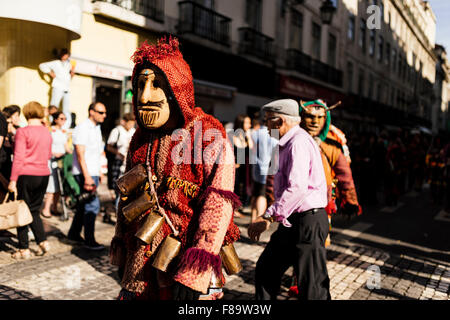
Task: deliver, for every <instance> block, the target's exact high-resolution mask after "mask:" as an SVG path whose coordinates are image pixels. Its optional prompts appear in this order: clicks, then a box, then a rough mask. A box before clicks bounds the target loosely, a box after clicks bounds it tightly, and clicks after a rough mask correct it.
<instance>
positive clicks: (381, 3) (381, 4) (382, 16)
mask: <svg viewBox="0 0 450 320" xmlns="http://www.w3.org/2000/svg"><path fill="white" fill-rule="evenodd" d="M380 14H381V22H384V4H383V0H380Z"/></svg>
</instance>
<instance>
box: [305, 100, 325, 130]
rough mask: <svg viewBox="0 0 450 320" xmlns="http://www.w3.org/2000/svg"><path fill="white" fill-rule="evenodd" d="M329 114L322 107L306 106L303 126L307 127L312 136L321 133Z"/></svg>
mask: <svg viewBox="0 0 450 320" xmlns="http://www.w3.org/2000/svg"><path fill="white" fill-rule="evenodd" d="M326 117H327V114H326V112H325V109H324V108H322V107H316V106H314V107H309V108H305V111H304V112H303V116H302V122H301V127H302V128H303V129H305V130H306V131H307V132H308V133H309V134H310V135H311V136H312V137H316V136H318V135H319V134H320V132H321V131H322V129H323V126H324V125H325V120H326Z"/></svg>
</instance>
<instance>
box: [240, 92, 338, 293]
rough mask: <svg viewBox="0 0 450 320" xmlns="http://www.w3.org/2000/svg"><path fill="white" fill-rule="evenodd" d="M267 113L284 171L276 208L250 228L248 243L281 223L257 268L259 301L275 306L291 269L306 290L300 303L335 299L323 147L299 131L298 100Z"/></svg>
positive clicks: (287, 101)
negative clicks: (330, 269)
mask: <svg viewBox="0 0 450 320" xmlns="http://www.w3.org/2000/svg"><path fill="white" fill-rule="evenodd" d="M263 111H265V112H266V115H265V116H266V121H267V126H268V128H269V129H278V130H279V136H280V140H279V148H280V152H279V170H278V172H277V174H276V175H275V181H274V187H275V202H274V203H273V204H272V206H270V207H269V208H268V209H267V211H266V212H265V213H264V215H263V216H262V217H259V218H258V219H257V220H256V221H255V222H254V223H252V224H251V225H250V226H249V229H248V234H249V237H250V239H251V240H253V241H255V240H259V237H260V235H261V233H263V232H264V231H266V230H268V229H269V227H270V223H271V222H273V221H278V222H281V223H280V225H279V227H278V229H277V231H275V233H273V234H272V236H271V238H270V241H269V243H268V244H267V245H266V248H265V249H264V251H263V253H262V254H261V256H260V257H259V259H258V262H257V264H256V271H255V286H256V299H258V300H269V299H271V300H275V299H276V298H277V296H278V294H279V292H280V285H281V278H282V276H283V274H284V273H285V272H286V270H287V269H288V268H289V267H290V266H293V267H294V272H295V274H296V275H297V276H298V283H301V285H302V287H301V288H302V290H300V293H299V295H298V298H299V299H301V300H305V299H308V300H310V299H314V300H326V299H331V296H330V289H329V286H330V285H329V283H330V280H329V277H328V271H327V264H326V249H325V240H326V238H327V235H328V218H327V213H326V212H325V209H324V208H325V206H326V205H327V183H326V180H325V174H324V169H323V165H322V159H321V156H320V151H319V147H318V146H317V144H316V142H314V140H313V138H312V137H311V136H310V135H309V134H308V133H307V132H306V131H305V130H304V129H302V128H301V127H300V126H299V124H300V117H299V105H298V103H297V102H296V101H295V100H292V99H283V100H276V101H273V102H271V103H269V104H266V105H265V106H263Z"/></svg>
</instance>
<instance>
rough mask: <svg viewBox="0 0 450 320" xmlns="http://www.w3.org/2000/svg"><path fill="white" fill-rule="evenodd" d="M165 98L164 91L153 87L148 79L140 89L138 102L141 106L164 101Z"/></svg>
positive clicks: (151, 81)
mask: <svg viewBox="0 0 450 320" xmlns="http://www.w3.org/2000/svg"><path fill="white" fill-rule="evenodd" d="M165 98H166V95H165V93H164V91H163V90H162V89H161V88H159V87H155V86H154V85H153V80H150V79H149V80H147V81H146V82H145V86H144V88H143V89H142V94H141V97H140V99H139V102H140V103H141V104H146V103H147V102H156V101H161V100H165Z"/></svg>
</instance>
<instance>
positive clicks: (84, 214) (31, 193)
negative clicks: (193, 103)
mask: <svg viewBox="0 0 450 320" xmlns="http://www.w3.org/2000/svg"><path fill="white" fill-rule="evenodd" d="M88 112H89V117H88V119H86V120H85V121H83V122H81V123H80V124H79V125H77V126H73V128H68V129H64V127H65V123H66V121H67V116H66V114H65V113H64V112H61V111H58V108H57V107H55V106H50V107H48V108H46V107H43V106H42V105H41V104H40V103H38V102H36V101H32V102H29V103H27V104H26V105H24V106H23V108H20V107H19V106H17V105H10V106H7V107H4V108H3V110H2V112H1V113H0V124H1V126H0V127H1V130H0V181H1V186H0V201H3V200H4V198H5V197H6V195H7V194H9V193H11V194H14V195H15V196H16V197H17V199H19V200H20V199H23V200H25V202H26V204H27V205H28V207H29V209H30V212H31V214H32V217H33V222H32V223H31V224H30V225H29V226H22V227H19V228H18V230H17V238H18V240H19V243H18V250H17V251H16V252H14V253H13V255H12V256H13V258H16V259H28V258H30V257H31V251H30V250H29V228H30V229H31V232H32V234H33V236H34V238H35V240H36V243H37V244H38V246H39V248H40V252H38V253H37V255H43V254H45V253H47V252H48V251H49V250H50V245H49V242H48V241H47V240H46V235H45V232H44V227H43V222H42V218H44V219H48V218H51V217H52V216H61V215H62V212H60V211H58V203H61V207H62V208H63V209H66V207H68V206H69V203H68V201H67V200H68V198H69V195H68V194H67V193H68V190H69V191H72V192H73V194H72V196H73V197H74V198H75V199H76V200H77V201H76V202H75V203H74V204H73V206H74V209H75V215H74V218H73V221H72V225H71V228H70V231H69V233H68V235H67V236H68V239H69V240H70V241H72V242H78V243H82V244H84V245H85V246H86V247H87V248H89V249H91V250H101V249H103V248H104V246H103V245H100V244H98V243H97V242H96V241H95V236H94V230H95V220H96V216H97V214H98V213H99V212H100V201H99V198H98V196H97V193H96V192H95V190H96V188H97V186H98V184H99V182H100V179H102V178H103V175H102V173H101V163H102V157H103V156H105V153H112V154H113V155H114V156H115V159H113V160H111V161H110V167H112V168H113V169H112V170H110V172H114V175H113V176H112V178H110V180H111V181H114V179H117V178H118V176H119V175H120V174H121V173H123V172H124V170H125V168H124V167H125V166H124V162H125V161H124V159H125V156H126V154H127V151H128V145H129V143H130V140H131V136H132V135H133V132H134V126H135V120H134V116H133V114H131V113H125V114H124V115H123V117H122V119H121V121H120V123H119V125H118V126H117V127H116V128H114V129H113V131H112V132H111V135H110V137H109V139H108V140H107V147H106V148H105V143H104V142H103V137H102V134H101V131H100V125H101V123H103V121H104V119H105V117H106V107H105V105H104V104H103V103H100V102H94V103H92V104H91V105H90V106H89V108H88ZM21 113H23V116H24V117H25V119H26V120H27V123H26V124H22V123H21V120H20V114H21ZM118 133H119V134H118ZM105 149H107V150H105ZM71 179H72V180H71ZM65 184H68V185H69V186H71V187H72V188H73V189H71V188H67V187H65ZM110 189H114V186H113V183H110ZM61 193H63V194H64V197H63V198H62V199H61V200H62V202H60V195H61ZM83 195H84V196H85V198H84V199H83ZM83 227H84V238H83V237H82V236H81V235H80V233H81V230H82V228H83Z"/></svg>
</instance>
